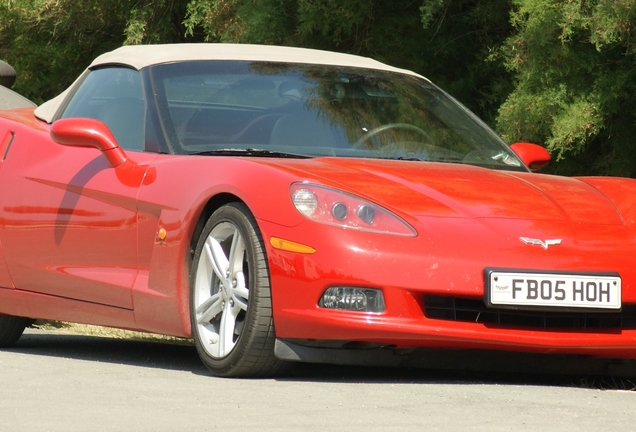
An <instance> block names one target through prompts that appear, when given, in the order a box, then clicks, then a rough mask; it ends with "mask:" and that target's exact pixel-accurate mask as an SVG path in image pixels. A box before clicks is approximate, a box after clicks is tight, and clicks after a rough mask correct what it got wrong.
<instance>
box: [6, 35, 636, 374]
mask: <svg viewBox="0 0 636 432" xmlns="http://www.w3.org/2000/svg"><path fill="white" fill-rule="evenodd" d="M0 155H1V156H2V160H1V162H0V185H2V193H0V242H1V248H0V286H1V287H2V288H0V313H2V314H3V315H0V345H2V346H9V345H11V344H13V343H15V342H16V341H17V339H18V338H19V337H20V335H21V334H22V332H23V330H24V328H25V326H26V325H28V324H29V322H30V320H32V319H36V318H40V319H50V320H61V321H70V322H81V323H89V324H96V325H103V326H112V327H120V328H126V329H134V330H141V331H147V332H155V333H161V334H166V335H174V336H179V337H191V338H193V339H194V342H195V345H196V348H197V350H198V353H199V355H200V357H201V359H202V361H203V363H205V365H206V366H207V367H208V368H209V369H210V371H211V372H212V373H213V374H217V375H221V376H265V375H271V374H275V373H279V372H280V371H281V370H282V368H283V367H284V366H285V365H286V364H287V363H288V361H307V362H325V361H327V362H340V363H342V362H345V363H346V362H347V361H350V359H352V358H355V359H360V358H363V357H364V356H368V357H369V358H371V357H374V356H375V355H376V353H383V354H382V355H383V357H382V358H386V357H387V355H388V356H389V357H390V356H392V355H395V356H399V355H400V354H401V353H404V352H406V351H409V350H412V349H414V348H444V349H483V350H503V351H525V352H534V353H548V352H549V353H564V354H567V353H569V354H587V355H596V356H604V357H613V358H635V357H636V286H635V285H636V265H634V259H635V258H634V257H635V256H636V182H634V181H633V180H629V179H617V178H600V177H585V178H563V177H556V176H552V175H542V174H537V173H533V172H532V171H534V170H536V169H539V168H541V167H542V166H544V165H545V164H547V163H548V161H549V159H550V157H549V154H548V153H547V151H546V150H544V149H543V148H542V147H539V146H536V145H533V144H525V143H517V144H513V145H512V146H508V145H506V144H505V143H504V142H503V141H502V140H501V139H500V138H499V137H498V136H497V135H496V134H495V133H494V132H493V131H492V130H490V129H489V128H488V127H487V126H486V125H485V124H484V123H483V122H482V121H480V120H479V119H478V118H476V117H475V116H474V115H473V114H471V113H470V112H469V111H468V110H466V109H465V108H464V107H462V106H461V105H460V104H459V103H458V102H457V101H455V100H454V99H453V98H452V97H450V96H449V95H448V94H446V93H445V92H444V91H442V90H440V89H439V88H438V87H436V86H435V85H434V84H432V83H431V82H430V81H428V80H427V79H425V78H423V77H422V76H419V75H418V74H416V73H413V72H410V71H406V70H401V69H397V68H394V67H391V66H387V65H385V64H382V63H379V62H377V61H374V60H371V59H368V58H362V57H357V56H351V55H344V54H337V53H331V52H323V51H314V50H307V49H297V48H285V47H272V46H254V45H229V44H192V45H163V46H161V45H156V46H128V47H123V48H120V49H117V50H115V51H113V52H110V53H107V54H104V55H102V56H100V57H98V58H97V59H96V60H95V61H94V62H93V63H92V64H91V65H90V66H89V67H88V69H87V70H86V71H85V73H83V74H82V75H81V76H80V77H79V78H78V79H77V81H76V82H75V83H74V84H73V85H72V86H71V87H69V89H68V90H66V91H65V92H64V93H62V94H61V95H59V96H58V97H56V98H55V99H53V100H51V101H49V102H46V103H45V104H43V105H41V106H39V107H38V108H37V109H35V110H34V109H33V108H16V109H7V110H3V111H0ZM374 358H375V357H374ZM377 358H380V357H377ZM348 359H349V360H348Z"/></svg>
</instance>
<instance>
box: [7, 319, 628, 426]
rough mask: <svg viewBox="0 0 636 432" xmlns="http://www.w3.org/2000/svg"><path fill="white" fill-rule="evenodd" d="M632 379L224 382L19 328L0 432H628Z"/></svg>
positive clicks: (112, 347)
mask: <svg viewBox="0 0 636 432" xmlns="http://www.w3.org/2000/svg"><path fill="white" fill-rule="evenodd" d="M632 382H635V383H636V380H634V381H631V378H629V377H628V378H620V377H613V378H612V377H606V378H604V379H600V380H599V379H592V378H590V377H588V376H586V375H576V374H575V375H570V376H561V375H554V374H536V373H535V369H534V368H533V369H532V370H531V371H527V372H526V373H523V374H519V373H492V372H485V371H473V372H461V371H452V370H451V371H444V372H440V371H432V370H421V369H404V368H403V369H388V368H359V367H342V366H316V365H300V366H298V367H296V368H295V369H294V370H292V371H291V372H290V374H289V375H288V376H287V377H285V378H278V379H262V380H238V379H221V378H214V377H211V376H209V375H208V373H207V372H206V370H205V369H204V368H203V367H202V365H201V364H200V363H199V361H198V359H197V356H196V353H195V350H194V348H192V347H190V346H179V345H167V344H159V343H155V342H136V341H129V340H116V339H106V338H97V337H88V336H79V335H70V334H63V333H50V332H43V331H40V330H28V331H27V333H26V334H25V335H24V336H23V338H22V339H21V340H20V341H19V343H18V345H17V346H16V347H15V348H12V349H7V350H2V351H0V431H2V432H5V431H7V432H9V431H10V432H21V431H28V432H38V431H60V432H62V431H64V432H72V431H82V432H85V431H153V432H155V431H177V430H179V431H193V432H194V431H216V430H218V431H226V430H237V431H242V430H249V431H251V430H255V431H357V430H360V431H363V430H364V431H411V430H412V431H416V430H417V431H424V430H425V431H436V430H444V431H446V430H454V431H455V430H458V431H462V430H471V431H473V430H474V431H482V430H483V431H520V430H522V431H523V430H529V431H538V430H540V431H541V432H548V431H595V432H596V431H604V430H607V431H616V430H633V429H634V427H636V426H635V425H636V409H635V408H636V391H634V390H629V391H625V390H617V388H622V387H628V388H632V389H633V388H634V387H636V384H632ZM607 387H612V389H610V390H604V389H603V388H607Z"/></svg>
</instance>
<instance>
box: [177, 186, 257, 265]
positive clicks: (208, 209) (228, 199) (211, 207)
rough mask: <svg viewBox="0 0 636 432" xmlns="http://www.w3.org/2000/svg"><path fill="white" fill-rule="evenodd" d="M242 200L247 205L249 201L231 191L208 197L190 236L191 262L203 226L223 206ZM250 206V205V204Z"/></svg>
mask: <svg viewBox="0 0 636 432" xmlns="http://www.w3.org/2000/svg"><path fill="white" fill-rule="evenodd" d="M233 202H240V203H243V204H245V205H246V206H247V203H245V201H243V200H242V199H241V198H239V197H238V196H237V195H234V194H232V193H229V192H222V193H218V194H216V195H214V196H212V197H210V198H209V199H208V201H207V202H206V203H205V204H204V206H203V208H202V210H201V213H200V214H199V217H198V219H197V222H196V223H195V225H194V230H193V231H192V236H191V237H190V257H189V263H191V262H192V255H193V253H194V249H195V248H196V245H197V242H198V241H199V237H200V236H201V232H202V231H203V227H204V226H205V223H206V222H207V220H208V219H209V218H210V216H212V213H214V212H215V211H216V210H218V209H219V208H221V207H222V206H224V205H226V204H229V203H233ZM248 208H249V206H248Z"/></svg>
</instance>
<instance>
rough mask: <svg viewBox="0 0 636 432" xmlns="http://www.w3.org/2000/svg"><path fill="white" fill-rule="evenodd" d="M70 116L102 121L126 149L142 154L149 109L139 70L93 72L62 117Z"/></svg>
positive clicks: (106, 69) (124, 69)
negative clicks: (145, 100) (146, 105)
mask: <svg viewBox="0 0 636 432" xmlns="http://www.w3.org/2000/svg"><path fill="white" fill-rule="evenodd" d="M68 117H89V118H94V119H97V120H101V121H103V122H104V123H106V125H107V126H108V127H109V128H110V131H111V132H112V133H113V136H114V137H115V139H116V140H117V142H118V143H119V145H120V146H121V147H122V148H123V149H126V150H135V151H142V150H143V149H144V130H145V120H146V108H145V104H144V98H143V92H142V86H141V77H140V73H139V71H136V70H134V69H128V68H122V67H109V68H103V69H95V70H92V71H91V72H90V73H89V74H88V76H87V77H86V79H85V80H84V81H82V83H81V85H80V88H79V89H78V90H77V91H76V92H75V94H74V95H73V98H72V99H71V101H70V103H69V104H68V105H67V107H66V109H65V110H64V112H63V113H62V115H61V118H68Z"/></svg>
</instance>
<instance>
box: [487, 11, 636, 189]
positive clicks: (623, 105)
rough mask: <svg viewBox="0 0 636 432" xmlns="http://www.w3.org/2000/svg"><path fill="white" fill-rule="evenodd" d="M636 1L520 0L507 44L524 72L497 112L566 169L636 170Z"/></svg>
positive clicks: (506, 125) (510, 129)
mask: <svg viewBox="0 0 636 432" xmlns="http://www.w3.org/2000/svg"><path fill="white" fill-rule="evenodd" d="M635 5H636V1H634V0H614V1H610V0H596V1H582V0H579V1H574V0H570V1H557V0H516V1H515V8H514V10H513V13H512V23H513V24H514V26H515V32H514V34H513V35H512V36H511V37H510V38H508V40H507V41H506V43H505V44H504V45H503V46H502V48H501V50H500V53H501V55H502V56H504V57H505V61H506V65H507V67H508V68H509V70H510V71H511V72H513V73H514V74H515V76H516V78H517V82H516V85H515V89H514V91H513V92H512V93H511V94H510V95H509V97H508V99H507V100H506V102H505V103H503V104H502V106H501V108H500V110H499V116H498V119H497V125H498V129H499V131H500V132H501V133H502V134H503V136H504V138H506V139H507V140H508V141H517V140H524V141H533V142H539V143H544V144H546V145H547V147H548V149H550V150H551V151H552V153H553V155H556V157H557V159H558V160H559V161H561V163H559V164H557V165H556V166H555V168H553V169H556V171H559V172H564V173H569V174H618V175H625V176H632V177H633V176H636V152H634V151H633V148H634V145H633V144H631V143H632V141H633V139H632V137H631V135H632V134H633V131H634V128H635V126H636V124H635V122H634V112H635V111H634V108H636V107H634V103H635V102H634V93H635V91H636V81H635V78H636V76H635V75H634V73H635V72H634V71H635V70H636V69H635V68H634V66H635V64H634V43H635V41H634V40H633V38H632V33H633V31H634V24H635V23H636V8H635Z"/></svg>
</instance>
